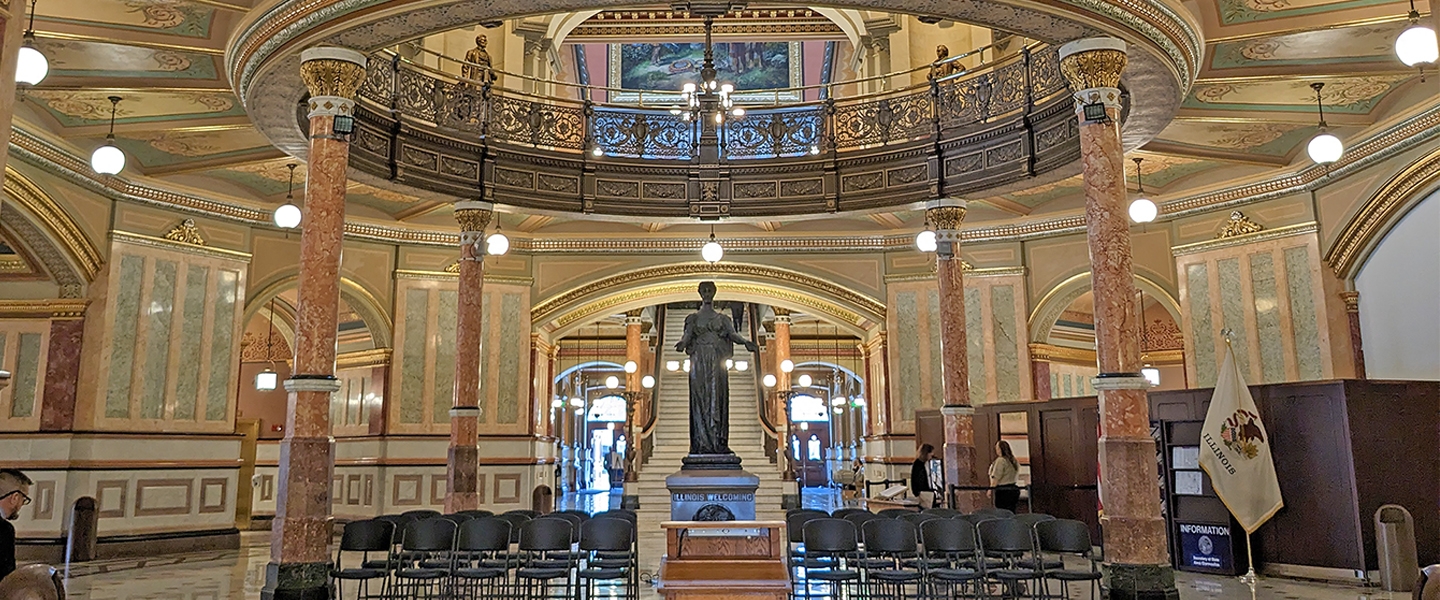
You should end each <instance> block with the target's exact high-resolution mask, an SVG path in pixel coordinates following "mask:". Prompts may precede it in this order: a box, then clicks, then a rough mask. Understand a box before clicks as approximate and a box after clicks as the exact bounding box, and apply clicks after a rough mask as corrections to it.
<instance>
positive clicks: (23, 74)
mask: <svg viewBox="0 0 1440 600" xmlns="http://www.w3.org/2000/svg"><path fill="white" fill-rule="evenodd" d="M1431 39H1432V40H1433V39H1434V34H1431ZM49 74H50V61H49V60H48V59H46V58H45V55H44V54H42V53H41V52H40V51H39V50H36V49H35V46H32V45H31V44H30V40H28V39H27V40H25V45H23V46H20V56H19V57H18V58H17V60H16V61H15V82H16V83H23V84H25V85H37V84H39V83H40V82H41V81H44V80H45V76H46V75H49Z"/></svg>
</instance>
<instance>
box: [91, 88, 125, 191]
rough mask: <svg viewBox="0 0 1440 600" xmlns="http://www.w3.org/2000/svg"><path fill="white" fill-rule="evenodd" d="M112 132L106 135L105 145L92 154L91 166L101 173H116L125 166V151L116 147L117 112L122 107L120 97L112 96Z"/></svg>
mask: <svg viewBox="0 0 1440 600" xmlns="http://www.w3.org/2000/svg"><path fill="white" fill-rule="evenodd" d="M109 100H110V133H109V134H107V135H106V136H105V145H104V146H101V147H99V148H96V149H95V152H94V153H92V154H91V155H90V168H92V169H95V172H96V173H99V174H101V175H115V174H118V173H119V172H120V171H121V170H123V169H124V168H125V153H124V152H121V151H120V149H119V148H117V147H115V112H116V111H117V110H119V107H120V97H119V96H110V98H109Z"/></svg>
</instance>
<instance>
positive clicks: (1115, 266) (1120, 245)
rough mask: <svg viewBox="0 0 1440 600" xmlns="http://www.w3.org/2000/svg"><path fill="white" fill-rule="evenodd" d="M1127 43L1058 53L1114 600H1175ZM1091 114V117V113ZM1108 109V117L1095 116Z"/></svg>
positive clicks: (1107, 577)
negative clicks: (1154, 427)
mask: <svg viewBox="0 0 1440 600" xmlns="http://www.w3.org/2000/svg"><path fill="white" fill-rule="evenodd" d="M1125 50H1126V45H1125V42H1123V41H1121V40H1117V39H1113V38H1091V39H1083V40H1077V41H1074V42H1070V43H1068V44H1065V45H1064V46H1062V47H1061V48H1060V57H1061V59H1060V70H1061V72H1062V73H1064V75H1065V78H1066V79H1067V80H1068V81H1069V83H1070V88H1071V89H1072V90H1073V91H1074V92H1075V100H1076V114H1077V118H1079V119H1080V153H1081V164H1082V168H1083V173H1084V180H1085V223H1086V234H1087V238H1088V240H1089V246H1090V270H1091V275H1092V280H1093V282H1094V296H1095V346H1096V354H1097V356H1098V359H1099V367H1100V375H1099V376H1098V377H1097V378H1096V379H1095V389H1096V391H1097V392H1098V394H1099V396H1100V477H1101V481H1102V482H1103V484H1102V485H1101V492H1100V493H1101V496H1100V500H1101V503H1102V504H1103V505H1104V507H1105V514H1104V516H1103V517H1101V519H1100V524H1101V529H1102V530H1103V531H1104V535H1105V540H1104V541H1105V563H1104V579H1103V580H1102V584H1101V587H1102V589H1103V590H1104V591H1105V594H1106V597H1108V598H1125V599H1131V598H1145V599H1149V598H1163V599H1178V598H1179V592H1177V591H1176V588H1175V574H1174V572H1173V570H1172V569H1171V567H1170V558H1169V551H1168V550H1167V541H1166V540H1167V537H1166V534H1165V520H1164V518H1163V517H1161V514H1160V488H1159V484H1158V483H1157V479H1156V477H1157V474H1156V467H1155V441H1154V439H1153V438H1151V437H1150V409H1149V404H1148V400H1147V398H1146V392H1145V390H1146V389H1147V388H1148V387H1149V383H1148V382H1146V380H1145V378H1144V377H1143V376H1142V375H1141V374H1140V367H1141V364H1140V335H1139V327H1138V318H1137V317H1138V316H1137V315H1136V314H1135V310H1134V307H1135V282H1134V276H1133V274H1132V268H1131V253H1130V222H1129V220H1128V216H1127V212H1126V207H1125V166H1124V160H1125V150H1124V148H1123V147H1122V146H1121V145H1120V125H1119V120H1120V108H1121V106H1120V90H1119V86H1120V74H1121V72H1122V71H1124V69H1125V63H1126V54H1125ZM1087 107H1088V108H1089V109H1090V111H1089V112H1090V115H1091V118H1090V119H1087V118H1086V114H1087V110H1086V108H1087ZM1096 109H1101V112H1103V115H1104V116H1103V117H1099V118H1097V117H1098V115H1096V114H1095V111H1096Z"/></svg>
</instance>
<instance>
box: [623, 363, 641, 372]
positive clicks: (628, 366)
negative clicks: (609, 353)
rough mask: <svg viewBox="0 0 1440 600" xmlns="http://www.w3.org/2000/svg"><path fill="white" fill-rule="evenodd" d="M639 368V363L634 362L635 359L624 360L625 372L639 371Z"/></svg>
mask: <svg viewBox="0 0 1440 600" xmlns="http://www.w3.org/2000/svg"><path fill="white" fill-rule="evenodd" d="M639 370H640V365H637V364H635V361H633V360H627V361H625V372H626V373H634V372H636V371H639Z"/></svg>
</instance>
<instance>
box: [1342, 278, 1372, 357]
mask: <svg viewBox="0 0 1440 600" xmlns="http://www.w3.org/2000/svg"><path fill="white" fill-rule="evenodd" d="M1340 299H1341V300H1343V301H1344V302H1345V317H1346V319H1347V321H1348V324H1349V325H1350V360H1352V361H1353V362H1354V365H1355V378H1356V379H1368V378H1367V377H1366V376H1365V344H1364V341H1365V339H1364V338H1363V337H1362V336H1361V335H1360V292H1356V291H1346V292H1340Z"/></svg>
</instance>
